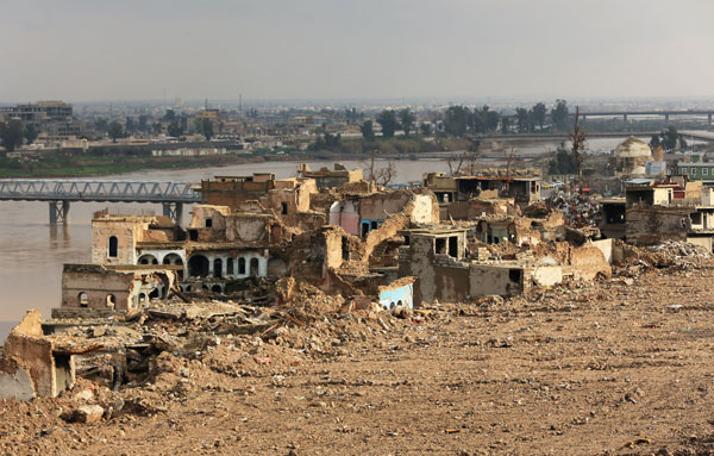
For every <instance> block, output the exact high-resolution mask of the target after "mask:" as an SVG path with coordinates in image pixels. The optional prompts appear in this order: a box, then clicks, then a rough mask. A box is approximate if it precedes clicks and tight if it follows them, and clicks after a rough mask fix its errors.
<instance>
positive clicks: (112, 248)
mask: <svg viewBox="0 0 714 456" xmlns="http://www.w3.org/2000/svg"><path fill="white" fill-rule="evenodd" d="M118 256H119V239H117V237H116V236H109V258H116V257H118Z"/></svg>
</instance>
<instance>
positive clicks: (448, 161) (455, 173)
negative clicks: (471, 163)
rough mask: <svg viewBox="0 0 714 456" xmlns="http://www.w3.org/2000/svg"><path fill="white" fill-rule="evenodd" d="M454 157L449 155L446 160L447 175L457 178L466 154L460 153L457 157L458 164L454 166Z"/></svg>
mask: <svg viewBox="0 0 714 456" xmlns="http://www.w3.org/2000/svg"><path fill="white" fill-rule="evenodd" d="M454 158H455V157H453V156H451V155H449V158H447V159H446V164H447V165H449V175H450V176H458V175H459V174H460V173H461V167H462V166H463V165H464V159H465V158H466V153H465V152H464V153H462V154H460V155H459V157H458V158H459V161H458V163H456V164H454V161H453V159H454Z"/></svg>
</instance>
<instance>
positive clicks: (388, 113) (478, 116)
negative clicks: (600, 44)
mask: <svg viewBox="0 0 714 456" xmlns="http://www.w3.org/2000/svg"><path fill="white" fill-rule="evenodd" d="M569 116H570V110H569V108H568V102H567V101H566V100H561V99H558V100H556V102H555V105H554V106H553V107H552V108H551V109H550V111H549V110H548V108H547V107H546V105H545V103H543V102H540V103H537V104H535V105H534V106H533V107H531V108H530V109H526V108H517V109H516V113H515V115H510V116H507V115H502V114H501V113H499V112H497V111H494V110H492V109H491V108H490V107H489V106H487V105H485V106H483V107H481V108H473V109H471V108H469V107H468V106H463V105H455V106H449V107H448V108H447V109H446V110H445V111H444V113H443V119H442V122H443V134H444V135H446V136H453V137H463V136H466V135H479V134H488V133H494V132H496V131H500V132H501V133H502V134H504V135H505V134H510V133H513V132H517V133H532V132H535V131H536V130H540V131H545V130H556V131H568V130H569V128H570V122H569ZM549 120H550V123H548V121H549ZM375 121H376V123H378V124H379V125H380V127H381V130H382V136H383V137H384V138H391V137H394V135H395V133H396V132H397V131H399V130H402V131H403V132H404V136H410V135H411V134H415V133H418V134H421V135H423V136H430V135H433V134H434V133H436V132H435V131H434V129H433V125H432V123H431V122H422V123H421V124H420V125H419V127H418V128H417V124H416V116H415V115H414V113H413V112H412V111H411V110H410V109H408V108H406V109H402V110H400V111H395V110H391V109H385V110H384V111H382V112H380V113H379V114H377V116H376V118H375ZM360 130H361V131H362V136H363V137H364V138H365V139H367V140H372V139H374V137H375V130H374V123H373V121H372V120H364V121H363V122H362V123H361V124H360Z"/></svg>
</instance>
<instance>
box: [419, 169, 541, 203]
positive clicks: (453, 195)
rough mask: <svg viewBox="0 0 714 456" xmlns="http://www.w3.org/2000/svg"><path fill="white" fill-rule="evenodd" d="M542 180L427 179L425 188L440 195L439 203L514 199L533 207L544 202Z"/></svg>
mask: <svg viewBox="0 0 714 456" xmlns="http://www.w3.org/2000/svg"><path fill="white" fill-rule="evenodd" d="M541 183H542V179H541V178H540V177H538V176H502V175H480V176H454V177H451V176H445V175H443V174H441V173H430V174H428V175H427V177H426V179H425V182H424V186H425V187H427V188H429V189H430V190H431V191H433V192H434V194H435V195H436V198H437V200H438V201H439V203H451V202H454V201H467V200H469V199H471V198H482V199H489V198H501V197H507V198H514V199H515V200H516V201H517V202H518V203H521V204H531V203H533V202H535V201H539V200H540V191H541Z"/></svg>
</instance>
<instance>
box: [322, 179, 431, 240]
mask: <svg viewBox="0 0 714 456" xmlns="http://www.w3.org/2000/svg"><path fill="white" fill-rule="evenodd" d="M400 213H404V214H405V215H406V216H407V217H409V222H410V223H412V224H415V225H424V224H433V223H438V222H439V212H438V207H437V206H436V205H435V200H434V196H433V195H432V194H431V193H430V192H426V193H414V192H413V191H411V190H390V191H384V192H377V193H371V194H366V195H362V194H359V195H346V196H345V197H344V198H343V199H342V200H339V201H335V202H334V203H333V204H332V206H331V207H330V216H329V223H330V225H336V226H340V227H342V228H343V229H344V230H345V231H346V232H348V233H350V234H352V235H355V236H359V237H361V238H365V237H366V236H367V235H368V234H369V233H370V232H371V231H373V230H376V229H377V228H379V227H380V226H381V225H382V224H383V223H384V221H385V220H387V219H388V218H389V217H391V216H393V215H396V214H400Z"/></svg>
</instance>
